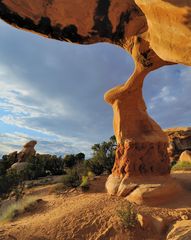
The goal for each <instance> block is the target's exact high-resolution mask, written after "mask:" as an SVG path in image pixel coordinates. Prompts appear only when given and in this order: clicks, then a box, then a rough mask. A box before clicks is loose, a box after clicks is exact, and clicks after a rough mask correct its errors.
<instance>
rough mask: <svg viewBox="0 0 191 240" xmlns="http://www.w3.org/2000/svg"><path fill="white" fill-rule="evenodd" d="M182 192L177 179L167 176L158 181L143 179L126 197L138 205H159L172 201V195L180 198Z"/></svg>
mask: <svg viewBox="0 0 191 240" xmlns="http://www.w3.org/2000/svg"><path fill="white" fill-rule="evenodd" d="M180 193H183V189H182V187H181V185H180V184H179V183H178V182H177V181H176V180H175V179H171V178H166V180H165V179H163V180H162V181H160V180H159V181H158V182H157V181H155V182H154V181H153V182H152V181H151V182H148V183H144V181H143V183H140V184H139V186H138V187H137V188H136V189H135V190H134V191H132V192H131V193H130V194H129V195H128V196H127V197H126V199H127V200H128V201H130V202H133V203H136V204H138V205H143V204H145V205H149V206H158V205H160V204H164V203H168V202H170V201H171V199H172V197H177V198H178V197H179V196H180Z"/></svg>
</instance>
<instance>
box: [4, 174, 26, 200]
mask: <svg viewBox="0 0 191 240" xmlns="http://www.w3.org/2000/svg"><path fill="white" fill-rule="evenodd" d="M20 182H21V180H20V176H19V175H18V173H17V172H16V171H15V170H10V171H8V172H7V173H6V175H2V176H0V196H1V195H3V194H6V193H9V192H11V191H12V190H13V189H14V188H15V187H16V186H17V185H18V184H19V183H20Z"/></svg>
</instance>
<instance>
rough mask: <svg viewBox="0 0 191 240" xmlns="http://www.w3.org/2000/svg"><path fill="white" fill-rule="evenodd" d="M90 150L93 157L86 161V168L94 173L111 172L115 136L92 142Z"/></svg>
mask: <svg viewBox="0 0 191 240" xmlns="http://www.w3.org/2000/svg"><path fill="white" fill-rule="evenodd" d="M92 150H93V157H92V158H91V159H89V160H88V162H87V167H88V169H89V170H90V171H92V172H93V173H94V174H95V175H100V174H102V173H103V172H104V171H106V172H108V173H111V170H112V168H113V164H114V161H115V150H116V139H115V136H112V137H111V138H110V139H109V141H108V142H102V143H97V144H94V145H93V146H92Z"/></svg>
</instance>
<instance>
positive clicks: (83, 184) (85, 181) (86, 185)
mask: <svg viewBox="0 0 191 240" xmlns="http://www.w3.org/2000/svg"><path fill="white" fill-rule="evenodd" d="M80 187H81V189H82V191H84V192H86V191H88V190H89V182H88V176H82V182H81V184H80Z"/></svg>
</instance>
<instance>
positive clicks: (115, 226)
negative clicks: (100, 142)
mask: <svg viewBox="0 0 191 240" xmlns="http://www.w3.org/2000/svg"><path fill="white" fill-rule="evenodd" d="M172 176H173V177H176V178H178V179H179V181H180V182H181V184H183V185H184V187H186V188H187V192H185V193H184V195H182V196H179V197H177V198H176V199H171V200H170V201H169V202H168V203H167V204H165V205H160V206H156V207H149V206H147V207H146V206H138V205H135V209H136V210H137V212H138V213H139V214H143V215H148V216H155V217H160V218H162V219H164V221H165V228H164V230H163V231H162V232H160V233H159V232H158V230H157V229H155V228H153V227H152V223H149V224H151V226H150V227H147V228H146V229H144V228H142V227H141V226H140V225H139V224H138V225H137V226H136V227H135V228H134V229H132V230H125V229H124V228H123V227H122V225H121V223H120V220H119V218H118V216H117V214H116V209H117V208H118V207H119V206H120V204H123V203H124V202H126V201H127V200H124V198H121V197H117V196H109V195H108V194H107V193H106V192H105V188H104V185H105V181H106V178H107V176H101V177H100V178H97V179H96V180H94V181H93V182H92V184H91V188H90V192H88V193H82V192H80V191H79V190H75V189H72V190H70V191H69V192H67V193H58V192H56V191H55V185H48V186H43V187H35V188H32V189H30V190H27V195H35V196H37V197H38V198H41V199H42V200H43V201H42V202H40V203H39V206H38V207H37V208H36V209H34V210H33V211H32V212H29V213H25V214H23V215H21V216H19V217H18V218H16V219H15V220H14V221H12V222H11V223H5V224H3V225H0V239H1V240H12V239H17V240H54V239H57V240H71V239H72V240H101V239H102V240H107V239H111V240H115V239H116V240H117V239H119V240H127V239H128V240H140V239H141V240H144V239H145V240H162V239H166V235H167V234H168V231H169V230H170V228H171V227H172V225H173V224H174V223H175V222H176V221H177V220H182V218H185V216H186V218H187V219H190V218H191V201H190V199H191V188H190V192H189V185H190V183H191V173H190V172H188V173H184V172H180V173H173V174H172Z"/></svg>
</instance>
